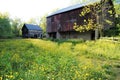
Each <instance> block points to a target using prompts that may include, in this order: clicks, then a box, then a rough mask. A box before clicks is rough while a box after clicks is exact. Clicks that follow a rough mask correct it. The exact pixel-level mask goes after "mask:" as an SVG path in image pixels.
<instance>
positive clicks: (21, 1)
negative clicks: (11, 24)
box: [0, 0, 70, 20]
mask: <svg viewBox="0 0 120 80" xmlns="http://www.w3.org/2000/svg"><path fill="white" fill-rule="evenodd" d="M69 5H70V0H0V12H8V13H9V14H10V16H11V17H13V18H14V17H18V18H21V19H23V20H29V19H30V18H35V17H42V16H43V15H45V14H46V13H49V12H51V11H52V10H54V9H57V8H59V9H60V8H64V7H67V6H69Z"/></svg>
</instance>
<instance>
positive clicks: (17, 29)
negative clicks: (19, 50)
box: [11, 18, 23, 37]
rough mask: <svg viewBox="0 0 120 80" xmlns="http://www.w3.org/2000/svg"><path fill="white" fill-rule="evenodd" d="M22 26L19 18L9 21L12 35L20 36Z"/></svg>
mask: <svg viewBox="0 0 120 80" xmlns="http://www.w3.org/2000/svg"><path fill="white" fill-rule="evenodd" d="M22 26H23V22H22V21H21V19H20V18H14V19H11V27H12V32H13V34H14V35H15V36H16V37H18V36H21V29H22Z"/></svg>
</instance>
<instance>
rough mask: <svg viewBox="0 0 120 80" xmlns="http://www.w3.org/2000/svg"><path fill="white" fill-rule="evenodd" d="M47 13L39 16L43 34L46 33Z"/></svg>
mask: <svg viewBox="0 0 120 80" xmlns="http://www.w3.org/2000/svg"><path fill="white" fill-rule="evenodd" d="M47 15H48V14H45V15H44V16H42V17H41V18H40V24H39V25H40V27H41V28H42V29H43V34H45V33H46V26H47V24H46V17H47Z"/></svg>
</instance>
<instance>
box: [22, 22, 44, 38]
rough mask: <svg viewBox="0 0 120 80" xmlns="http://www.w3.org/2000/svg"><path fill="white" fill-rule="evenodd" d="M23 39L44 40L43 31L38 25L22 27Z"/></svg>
mask: <svg viewBox="0 0 120 80" xmlns="http://www.w3.org/2000/svg"><path fill="white" fill-rule="evenodd" d="M22 37H24V38H42V29H41V28H40V27H39V26H38V25H33V24H24V25H23V27H22Z"/></svg>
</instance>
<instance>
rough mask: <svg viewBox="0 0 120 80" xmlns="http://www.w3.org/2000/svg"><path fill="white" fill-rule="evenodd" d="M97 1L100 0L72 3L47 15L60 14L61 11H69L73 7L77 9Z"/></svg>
mask: <svg viewBox="0 0 120 80" xmlns="http://www.w3.org/2000/svg"><path fill="white" fill-rule="evenodd" d="M99 1H100V0H91V2H86V3H82V4H76V5H72V6H69V7H66V8H63V9H60V10H57V11H56V12H54V13H52V14H50V15H48V16H47V17H50V16H53V15H56V14H60V13H63V12H67V11H71V10H74V9H78V8H81V7H84V6H87V5H89V4H91V3H95V2H99Z"/></svg>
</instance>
